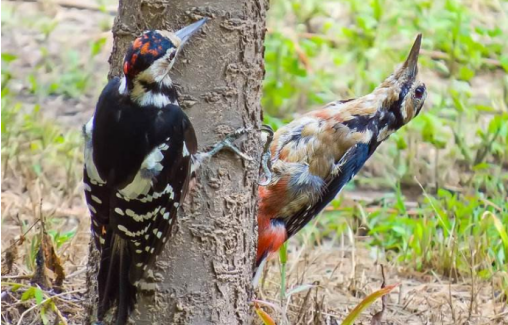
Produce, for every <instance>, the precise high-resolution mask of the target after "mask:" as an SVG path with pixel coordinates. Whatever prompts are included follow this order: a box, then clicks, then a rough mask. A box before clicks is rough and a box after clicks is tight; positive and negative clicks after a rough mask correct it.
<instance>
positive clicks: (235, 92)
mask: <svg viewBox="0 0 508 325" xmlns="http://www.w3.org/2000/svg"><path fill="white" fill-rule="evenodd" d="M267 6H268V3H267V1H266V0H215V1H203V0H187V1H180V0H169V1H163V0H141V1H128V0H123V1H122V0H121V1H120V6H119V14H118V17H117V18H116V21H115V25H114V28H113V34H114V36H115V46H114V49H113V53H112V55H111V59H110V60H111V61H110V63H111V72H110V76H114V75H119V74H120V73H121V65H122V60H123V55H124V53H125V49H126V47H127V46H128V45H129V44H130V43H131V42H132V40H133V39H134V38H135V37H136V36H138V35H140V33H141V32H142V31H144V30H147V29H166V30H176V29H179V28H180V27H183V26H185V25H187V24H190V23H192V22H194V21H196V20H197V19H199V18H201V17H205V16H206V17H210V18H211V20H210V21H208V22H207V24H206V25H205V26H204V28H203V29H202V31H201V32H199V33H197V34H196V35H194V36H193V38H192V39H191V41H190V42H189V44H187V45H186V47H185V48H184V50H183V53H180V56H179V60H178V62H177V64H176V65H175V67H174V68H173V70H172V72H171V76H172V78H173V80H174V81H175V83H176V84H177V85H178V89H179V94H180V99H179V101H180V104H181V106H182V107H183V108H184V109H185V112H186V113H187V114H188V115H189V117H190V118H191V121H192V123H193V125H194V128H195V130H196V134H197V136H198V141H199V148H200V150H204V149H206V148H208V147H209V146H211V145H212V144H214V143H215V142H217V141H219V140H221V139H222V138H223V136H224V135H225V134H227V133H230V132H232V131H234V130H235V129H237V128H240V127H247V128H250V129H252V130H251V131H250V132H249V133H248V135H246V136H244V137H243V138H242V139H241V140H239V141H237V144H240V145H239V146H240V149H242V151H244V152H245V153H247V154H248V155H250V156H252V157H254V158H255V161H254V162H245V161H243V160H241V158H239V157H238V156H235V155H234V154H232V153H230V152H224V153H220V154H219V155H218V156H216V157H215V158H212V160H210V161H208V162H206V163H205V164H204V165H203V166H202V168H201V170H200V172H199V174H198V184H197V186H196V187H195V189H194V191H193V192H192V193H191V194H190V195H189V197H188V199H187V203H186V204H184V208H183V211H180V214H179V219H178V223H177V224H178V227H176V228H177V229H176V231H175V233H174V236H173V238H172V240H171V241H168V243H167V244H166V247H165V249H164V252H163V254H162V255H161V256H160V257H159V258H158V262H157V263H156V268H155V270H154V278H155V280H156V283H157V289H156V290H155V291H156V292H155V293H153V292H152V293H147V292H143V293H141V294H140V295H139V297H138V304H137V306H136V311H135V312H134V313H133V319H135V322H136V324H244V323H248V322H249V318H250V307H249V301H250V299H251V285H250V281H251V277H252V268H253V263H254V256H255V247H256V234H257V230H256V221H255V220H256V218H255V216H256V212H257V180H258V172H259V157H260V150H261V146H260V143H259V128H260V124H261V120H262V119H261V116H262V113H261V105H260V97H261V91H262V87H261V82H262V79H263V74H264V69H263V40H264V34H265V12H266V10H267ZM90 256H91V257H90V262H89V274H88V280H89V284H90V286H89V288H90V293H89V294H90V297H89V301H90V302H91V303H90V308H89V317H90V320H93V319H94V315H95V308H94V307H95V306H96V301H97V297H96V288H95V278H96V274H97V268H96V265H97V264H98V263H97V260H98V254H97V252H96V250H95V248H94V247H93V245H92V247H91V255H90Z"/></svg>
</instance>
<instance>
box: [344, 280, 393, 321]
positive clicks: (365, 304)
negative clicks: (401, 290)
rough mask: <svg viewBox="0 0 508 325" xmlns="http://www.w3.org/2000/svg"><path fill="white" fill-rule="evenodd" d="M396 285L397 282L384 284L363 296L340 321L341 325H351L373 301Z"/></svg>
mask: <svg viewBox="0 0 508 325" xmlns="http://www.w3.org/2000/svg"><path fill="white" fill-rule="evenodd" d="M397 286H398V284H393V285H389V286H386V287H384V288H382V289H379V290H378V291H375V292H373V293H371V294H370V295H368V296H367V297H365V299H363V300H362V301H361V302H360V303H359V304H358V305H357V306H356V307H355V308H354V309H353V310H352V311H351V312H350V313H349V315H347V317H346V319H344V321H343V322H342V325H353V324H354V321H355V320H356V319H357V318H358V316H360V314H361V313H362V311H363V310H364V309H365V308H367V307H369V306H370V305H372V303H373V302H374V301H376V300H377V299H379V298H381V297H382V296H384V295H386V294H388V293H390V291H392V290H393V289H395V288H396V287H397Z"/></svg>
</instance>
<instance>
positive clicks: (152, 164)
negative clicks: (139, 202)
mask: <svg viewBox="0 0 508 325" xmlns="http://www.w3.org/2000/svg"><path fill="white" fill-rule="evenodd" d="M168 148H169V146H168V145H167V144H165V143H164V144H161V145H160V146H158V147H157V148H155V149H153V150H152V151H151V152H150V153H149V154H148V156H146V158H145V160H143V163H142V164H141V168H140V170H139V171H138V172H137V173H136V176H135V177H134V180H133V181H132V182H131V183H130V184H129V185H127V186H126V187H124V188H123V189H121V190H119V192H120V194H121V195H122V196H123V198H124V199H125V200H129V199H136V198H139V197H140V196H145V198H144V199H145V200H147V201H149V202H150V201H151V200H152V199H153V198H151V197H150V198H148V196H147V194H148V192H149V191H150V188H151V187H152V185H153V183H152V178H153V177H155V176H157V175H158V174H159V173H160V172H161V171H162V169H163V168H164V166H162V164H161V161H162V160H163V159H164V155H163V154H162V151H164V150H167V149H168ZM166 188H167V187H166ZM172 190H173V189H172V188H171V191H172ZM164 191H165V190H164ZM155 194H157V193H155ZM145 202H146V201H145Z"/></svg>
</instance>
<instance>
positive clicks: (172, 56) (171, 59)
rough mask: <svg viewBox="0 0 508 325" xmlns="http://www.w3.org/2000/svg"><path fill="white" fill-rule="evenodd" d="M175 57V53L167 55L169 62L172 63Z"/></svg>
mask: <svg viewBox="0 0 508 325" xmlns="http://www.w3.org/2000/svg"><path fill="white" fill-rule="evenodd" d="M175 55H176V51H173V52H171V54H170V55H169V61H173V59H174V58H175Z"/></svg>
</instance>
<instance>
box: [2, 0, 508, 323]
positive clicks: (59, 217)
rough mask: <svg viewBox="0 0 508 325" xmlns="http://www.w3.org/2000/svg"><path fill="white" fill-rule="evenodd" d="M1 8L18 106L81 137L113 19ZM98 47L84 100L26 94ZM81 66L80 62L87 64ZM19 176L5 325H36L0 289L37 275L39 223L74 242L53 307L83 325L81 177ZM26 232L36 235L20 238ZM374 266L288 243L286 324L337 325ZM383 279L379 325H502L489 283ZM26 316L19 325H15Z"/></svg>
mask: <svg viewBox="0 0 508 325" xmlns="http://www.w3.org/2000/svg"><path fill="white" fill-rule="evenodd" d="M79 4H80V5H85V6H86V5H90V6H92V7H93V6H96V5H95V2H88V1H87V2H79ZM2 6H3V8H4V9H5V8H8V9H9V10H11V9H13V10H15V11H16V13H15V14H14V15H11V17H4V16H5V15H10V14H9V13H5V10H4V12H3V13H2V21H3V22H2V50H3V51H6V50H7V49H8V50H9V51H12V52H14V53H15V54H16V55H17V56H18V59H17V60H16V61H14V62H13V63H12V64H10V69H11V71H12V73H13V75H14V76H16V78H17V79H16V80H14V86H13V87H18V88H19V90H20V94H21V95H20V96H19V97H18V98H17V99H18V100H19V101H20V102H22V103H23V106H26V107H28V106H30V105H32V104H34V103H40V104H41V110H42V115H43V116H44V118H46V119H49V120H54V121H56V123H58V124H59V125H61V126H63V128H64V130H68V131H69V132H74V133H79V129H80V127H81V125H82V124H83V123H84V122H86V120H87V119H88V118H89V117H90V116H91V115H92V113H93V109H94V103H95V100H96V98H97V95H98V93H99V91H100V89H101V87H102V86H103V85H104V83H105V80H106V79H105V76H106V75H107V72H108V69H109V66H108V64H107V59H108V56H109V53H110V50H111V46H112V37H111V33H110V32H109V31H107V27H108V26H111V24H112V21H113V16H111V15H110V14H109V13H107V12H101V11H98V10H86V9H85V10H82V9H76V8H72V6H70V7H63V6H61V5H57V4H49V3H45V4H44V5H43V4H40V3H17V2H16V3H15V2H9V1H8V2H4V3H3V4H2ZM20 13H22V14H20ZM41 16H42V17H46V18H47V19H48V20H50V21H56V22H57V25H56V27H55V29H54V31H53V32H52V33H51V34H50V35H49V36H48V37H43V36H42V35H41V32H40V31H37V30H36V28H34V25H37V23H36V21H37V20H39V19H40V17H41ZM46 18H45V19H46ZM4 22H5V24H4ZM101 26H102V27H101ZM104 26H105V27H104ZM101 37H106V43H105V45H104V47H103V48H102V50H101V51H100V53H99V54H98V55H97V56H95V57H94V58H93V59H92V60H91V61H88V62H80V63H82V64H84V65H83V66H84V67H85V68H86V69H89V71H90V72H91V73H90V77H89V78H90V83H91V84H90V86H89V87H88V88H87V89H86V91H85V93H84V94H83V95H81V96H78V97H77V98H69V97H65V96H62V95H50V96H40V95H36V94H33V93H30V92H29V91H28V90H27V88H28V86H27V84H28V82H27V76H29V75H30V73H31V72H32V71H33V70H34V69H35V67H36V66H37V65H38V64H39V63H40V62H41V60H43V56H47V55H49V56H50V57H52V58H53V59H55V60H59V59H60V58H61V57H62V56H63V55H62V53H64V52H66V51H69V50H75V51H77V52H78V53H88V52H89V51H90V43H91V42H92V41H94V40H97V39H99V38H101ZM88 57H89V56H82V57H79V58H78V59H79V60H87V59H88ZM59 64H60V65H65V64H69V62H66V61H62V62H60V63H59ZM63 68H64V67H62V66H60V67H59V66H58V65H57V66H56V67H55V69H52V70H48V71H47V73H46V74H43V75H42V76H43V78H44V77H45V78H47V80H48V81H49V80H57V81H58V73H60V72H61V71H62V69H63ZM55 78H56V79H55ZM41 82H44V79H43V80H42V81H41ZM77 159H78V163H77V164H76V166H79V162H80V161H81V160H80V159H81V158H80V157H78V158H77ZM19 166H24V165H23V164H22V163H20V162H16V161H10V162H8V163H6V164H5V165H4V162H3V161H2V194H1V198H2V202H1V207H2V229H1V233H2V239H1V243H2V259H3V265H4V262H5V260H4V257H5V254H4V253H5V252H6V251H7V249H8V248H10V247H13V245H14V246H16V248H17V251H16V253H15V254H14V263H13V268H12V270H10V272H8V273H6V274H4V270H5V268H3V269H2V323H5V324H7V323H14V324H16V323H19V324H37V323H40V318H39V317H40V316H39V313H38V308H37V307H34V304H33V303H32V302H30V301H27V302H22V301H20V294H19V293H16V292H14V293H13V292H9V291H6V288H7V287H9V286H7V285H4V284H6V283H12V282H20V283H26V284H28V283H29V281H28V279H30V278H31V276H32V274H33V269H34V266H33V265H32V263H31V262H28V261H29V260H30V258H32V260H33V254H34V252H33V251H32V250H31V246H30V245H29V243H30V242H31V240H32V239H33V238H34V237H35V236H36V234H38V233H39V232H40V227H41V224H40V223H37V221H38V220H39V219H40V218H41V217H44V220H46V223H47V225H46V227H47V228H49V229H52V230H53V231H57V232H60V233H66V232H69V231H75V232H76V235H74V236H73V237H72V239H70V240H69V241H66V242H64V243H63V244H62V245H61V246H60V247H58V248H57V255H58V256H59V257H60V259H61V262H62V265H63V267H64V271H65V274H66V278H65V281H64V283H63V292H64V294H63V295H62V296H61V297H60V298H59V299H58V301H57V305H58V309H59V311H60V313H61V316H62V319H61V320H60V321H62V320H63V319H67V322H68V323H72V324H80V323H81V322H82V317H83V292H84V291H85V290H86V287H85V281H84V278H85V265H86V260H87V254H88V244H89V237H90V230H89V216H88V213H87V210H86V206H85V204H84V200H83V198H82V187H81V184H80V182H79V174H80V168H76V169H77V171H75V172H73V173H71V176H69V174H68V172H67V171H65V170H64V169H63V167H62V166H59V165H58V164H48V165H47V166H45V168H47V169H48V170H49V171H50V172H49V173H45V175H51V176H50V177H47V176H44V177H40V176H39V175H37V174H36V173H34V172H33V171H32V170H30V169H28V168H26V169H23V168H19ZM69 177H70V179H71V181H69ZM69 186H70V187H69ZM345 195H346V196H349V197H350V198H351V199H352V200H353V201H355V200H358V199H361V200H365V199H367V200H368V198H366V196H362V193H361V192H359V193H345ZM374 195H375V193H374ZM359 196H360V197H359ZM33 224H36V226H35V227H33V228H31V230H27V229H28V228H29V226H30V225H33ZM302 243H303V244H302ZM379 262H383V261H377V260H376V257H375V252H373V251H371V250H369V248H367V245H365V244H364V238H362V237H360V236H356V235H354V234H350V236H347V235H342V236H341V237H338V238H328V239H326V240H325V241H323V242H322V243H317V244H316V243H315V242H313V241H312V242H310V241H309V240H308V239H307V238H306V237H305V236H300V237H299V238H298V239H295V240H293V241H291V245H290V258H289V264H288V290H291V289H292V288H296V287H298V286H299V285H300V286H301V285H305V284H313V286H309V287H306V289H305V290H302V291H301V292H298V293H295V294H293V295H291V296H290V299H289V302H288V306H287V309H288V312H287V315H288V317H289V321H290V323H291V324H297V323H299V324H325V323H326V324H338V322H339V321H340V320H342V319H343V318H344V317H345V315H347V313H348V312H349V311H350V310H351V309H352V308H354V306H356V305H357V304H358V303H359V302H360V301H361V299H362V298H364V297H365V296H366V295H368V294H369V293H371V292H373V291H375V290H377V289H379V288H380V285H381V282H382V277H381V271H380V267H379ZM268 266H269V267H268V268H267V272H266V274H267V277H266V279H265V280H264V283H263V286H262V288H261V289H260V291H259V292H258V293H257V294H256V297H257V299H260V300H264V301H273V303H274V306H277V305H278V304H279V301H278V299H279V298H278V291H279V285H280V278H279V271H278V269H279V266H278V263H276V262H271V263H270V264H269V265H268ZM385 270H386V281H387V284H395V283H399V286H398V288H396V289H395V290H394V291H393V292H392V293H391V294H390V295H389V298H388V301H387V310H386V311H385V313H384V317H383V323H385V324H508V308H507V306H506V303H505V302H502V301H501V300H500V299H499V292H495V291H493V289H492V288H493V286H492V284H491V283H487V282H484V281H481V280H479V279H476V278H460V279H456V280H454V281H451V280H450V279H447V278H444V277H442V276H439V275H437V274H434V273H432V271H430V270H429V271H428V272H426V273H419V272H415V271H412V270H408V269H404V268H402V267H398V266H394V265H385ZM50 273H51V272H50ZM52 276H53V275H52V274H50V277H52ZM493 281H495V279H494V280H493ZM65 292H72V294H70V293H69V294H65ZM30 308H32V309H30ZM29 309H30V311H29V312H26V311H27V310H29ZM264 309H265V310H266V311H267V312H268V313H270V314H272V315H277V310H274V309H272V308H271V307H270V306H264ZM380 309H381V303H380V302H377V303H376V304H374V307H371V308H370V309H368V310H367V311H366V312H365V313H364V317H363V319H362V321H361V322H360V323H361V324H370V322H371V318H372V316H371V315H372V314H374V313H375V312H377V311H379V310H380ZM23 313H25V314H24V315H23V319H21V320H20V315H22V314H23Z"/></svg>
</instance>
